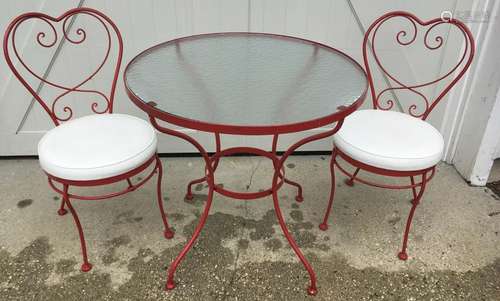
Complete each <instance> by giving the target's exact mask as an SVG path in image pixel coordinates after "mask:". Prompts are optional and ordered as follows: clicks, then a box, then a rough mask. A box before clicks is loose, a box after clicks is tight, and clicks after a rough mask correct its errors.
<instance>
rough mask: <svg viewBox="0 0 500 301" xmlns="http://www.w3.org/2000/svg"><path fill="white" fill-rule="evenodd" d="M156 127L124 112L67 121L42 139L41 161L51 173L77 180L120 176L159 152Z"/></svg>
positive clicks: (39, 144) (39, 148) (39, 146)
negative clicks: (157, 149) (157, 150)
mask: <svg viewBox="0 0 500 301" xmlns="http://www.w3.org/2000/svg"><path fill="white" fill-rule="evenodd" d="M156 147H157V137H156V132H155V130H154V128H153V127H152V126H151V125H150V124H149V123H148V122H146V121H145V120H142V119H140V118H137V117H134V116H130V115H124V114H95V115H89V116H85V117H81V118H77V119H74V120H70V121H68V122H65V123H63V124H61V125H59V126H57V127H55V128H53V129H51V130H50V131H48V132H47V133H46V134H45V135H44V136H43V137H42V139H41V140H40V142H39V143H38V156H39V160H40V165H41V166H42V168H43V170H44V171H45V172H47V173H48V174H50V175H52V176H55V177H58V178H62V179H66V180H75V181H88V180H99V179H104V178H109V177H113V176H117V175H120V174H123V173H126V172H128V171H131V170H133V169H134V168H136V167H139V166H140V165H142V164H144V163H145V162H146V161H147V160H148V159H150V158H151V157H152V156H154V155H155V153H156Z"/></svg>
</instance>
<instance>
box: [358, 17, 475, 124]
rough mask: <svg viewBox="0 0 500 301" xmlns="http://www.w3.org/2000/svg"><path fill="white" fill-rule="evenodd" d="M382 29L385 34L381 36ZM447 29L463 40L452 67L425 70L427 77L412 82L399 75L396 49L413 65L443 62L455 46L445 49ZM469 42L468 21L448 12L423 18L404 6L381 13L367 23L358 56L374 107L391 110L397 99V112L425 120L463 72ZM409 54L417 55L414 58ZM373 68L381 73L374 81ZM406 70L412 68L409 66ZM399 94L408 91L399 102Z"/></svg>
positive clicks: (468, 56)
mask: <svg viewBox="0 0 500 301" xmlns="http://www.w3.org/2000/svg"><path fill="white" fill-rule="evenodd" d="M384 32H385V33H389V35H384V34H383V33H384ZM451 34H455V36H458V37H460V39H462V38H463V44H462V45H461V46H459V47H456V48H455V49H456V50H457V51H456V52H455V53H454V54H456V55H457V56H456V57H457V59H456V60H452V61H453V62H452V63H450V64H449V65H451V67H442V66H439V69H440V70H441V71H440V73H439V74H432V72H425V73H429V74H431V76H429V77H428V78H425V79H419V80H417V81H419V82H417V83H409V80H408V79H403V77H402V76H401V72H402V71H403V70H404V69H405V66H404V64H401V62H398V61H397V58H396V57H395V55H396V54H398V53H399V55H400V56H401V57H403V58H404V59H405V60H407V62H408V63H409V64H410V63H411V64H413V66H414V67H419V68H424V69H425V67H426V66H428V65H427V63H429V60H431V59H436V60H437V63H443V62H444V61H445V60H443V56H444V55H450V52H453V51H454V49H451V50H452V51H451V50H450V49H448V50H447V46H448V45H447V44H448V43H447V42H449V41H446V38H450V36H451ZM474 47H475V46H474V39H473V37H472V34H471V32H470V30H469V29H468V28H467V26H466V25H465V24H463V23H462V22H460V21H459V20H456V19H453V18H451V17H449V16H447V17H445V16H443V17H441V18H436V19H433V20H430V21H426V22H424V21H422V20H420V19H419V18H417V17H416V16H414V15H413V14H411V13H408V12H403V11H395V12H390V13H387V14H385V15H383V16H381V17H380V18H378V19H377V20H376V21H375V22H373V23H372V25H371V26H370V27H369V28H368V30H367V31H366V34H365V37H364V40H363V59H364V63H365V68H366V72H367V75H368V80H369V83H370V91H371V95H372V101H373V107H374V109H381V110H391V109H393V107H394V106H395V105H396V104H397V105H398V106H399V108H400V110H401V111H403V112H405V113H408V114H410V115H412V116H414V117H417V118H421V119H423V120H425V119H426V118H427V117H428V115H429V114H430V112H431V111H432V110H433V109H434V107H435V106H436V105H437V104H438V102H439V101H440V100H441V99H442V98H443V97H444V96H445V95H446V93H447V92H448V91H449V90H450V89H451V88H452V87H453V86H454V85H455V84H456V83H457V81H458V80H459V79H460V78H461V77H462V76H463V75H464V73H465V72H466V71H467V69H468V68H469V66H470V65H471V62H472V58H473V56H474ZM398 51H399V52H398ZM444 51H446V52H444ZM381 53H385V54H388V55H387V56H388V57H389V59H387V58H384V57H382V55H380V54H381ZM414 54H418V56H415V57H413V56H412V55H414ZM412 59H413V61H412ZM450 60H451V59H450ZM446 61H449V60H446ZM408 66H409V67H411V65H408ZM443 66H444V63H443ZM375 68H376V69H377V70H378V71H379V73H378V75H381V76H380V78H379V79H378V80H375V73H374V71H375ZM406 71H407V73H410V74H411V73H415V72H414V70H409V71H408V70H406ZM412 71H413V72H412ZM427 71H430V70H427ZM429 74H427V75H429ZM418 75H419V76H420V75H422V74H418ZM402 94H404V95H409V98H410V101H409V103H404V104H402V103H401V101H400V100H399V99H398V95H402ZM407 98H408V97H407Z"/></svg>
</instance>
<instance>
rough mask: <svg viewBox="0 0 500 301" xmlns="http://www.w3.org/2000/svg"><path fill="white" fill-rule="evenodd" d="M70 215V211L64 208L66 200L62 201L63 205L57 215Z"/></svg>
mask: <svg viewBox="0 0 500 301" xmlns="http://www.w3.org/2000/svg"><path fill="white" fill-rule="evenodd" d="M66 213H68V210H66V209H65V208H64V198H63V199H62V200H61V205H60V206H59V210H57V214H59V215H60V216H63V215H66Z"/></svg>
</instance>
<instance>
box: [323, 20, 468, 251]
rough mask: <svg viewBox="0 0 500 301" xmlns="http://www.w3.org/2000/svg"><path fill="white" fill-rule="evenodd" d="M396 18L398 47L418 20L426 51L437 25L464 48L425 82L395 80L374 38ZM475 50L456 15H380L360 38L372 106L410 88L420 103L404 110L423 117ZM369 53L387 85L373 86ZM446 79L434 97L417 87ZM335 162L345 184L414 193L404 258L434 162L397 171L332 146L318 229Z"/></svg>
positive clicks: (435, 43) (411, 36)
mask: <svg viewBox="0 0 500 301" xmlns="http://www.w3.org/2000/svg"><path fill="white" fill-rule="evenodd" d="M397 19H401V20H400V21H405V22H406V23H405V25H406V27H404V28H406V29H402V30H400V31H398V32H397V33H396V36H395V37H394V38H395V40H396V42H397V44H398V45H399V46H401V47H406V46H409V45H412V44H413V43H414V42H415V41H416V40H417V35H418V28H419V27H418V26H417V24H418V25H419V26H420V27H422V28H423V32H424V33H423V43H424V47H425V48H426V49H428V50H429V51H435V50H437V49H440V48H441V47H442V45H443V43H444V38H443V37H442V36H440V35H436V34H433V32H432V31H433V29H435V28H436V27H437V26H449V27H451V28H454V29H458V31H459V32H460V33H461V34H462V36H463V38H464V46H463V49H462V50H461V51H462V52H461V54H460V55H459V59H458V62H457V64H456V65H454V66H453V67H452V68H451V69H450V70H449V71H448V72H446V73H445V74H444V75H441V76H439V77H438V78H437V79H434V80H431V81H428V82H424V83H418V84H413V85H409V84H406V83H403V82H402V81H400V80H398V79H397V78H396V76H395V75H393V74H392V73H390V72H389V71H388V70H387V69H386V68H385V67H384V65H383V63H382V61H381V60H380V59H379V57H378V55H377V45H378V44H377V39H376V36H377V33H378V31H379V29H380V27H381V25H383V24H384V23H385V22H387V21H389V20H392V21H396V20H397ZM408 25H409V26H408ZM407 28H410V29H411V30H410V31H408V30H407ZM443 48H444V47H443ZM474 50H475V46H474V39H473V37H472V34H471V32H470V30H469V29H468V28H467V26H465V24H463V23H462V22H460V21H459V20H456V19H448V20H443V19H441V18H437V19H433V20H430V21H426V22H424V21H422V20H420V19H419V18H417V17H416V16H414V15H412V14H410V13H407V12H403V11H396V12H391V13H387V14H385V15H383V16H381V17H380V18H378V19H377V20H376V21H375V22H374V23H373V24H372V25H371V26H370V27H369V28H368V31H367V32H366V34H365V37H364V40H363V58H364V63H365V68H366V73H367V75H368V81H369V83H370V92H371V95H372V102H373V108H374V109H380V110H390V109H392V108H393V106H394V104H395V100H394V99H392V98H390V97H389V98H387V95H390V93H387V92H391V91H397V90H406V91H409V92H410V93H413V94H414V95H415V98H416V99H420V100H421V102H420V103H414V104H411V105H410V106H409V107H408V109H407V113H408V114H410V115H411V116H413V117H416V118H421V119H423V120H425V119H426V118H427V117H428V116H429V114H430V112H431V111H432V110H433V109H434V107H435V106H436V105H437V104H438V103H439V101H440V100H441V99H442V98H443V97H444V96H445V95H446V93H448V91H450V89H451V88H452V87H453V86H454V85H455V84H456V83H457V81H458V80H459V79H460V78H462V76H463V75H464V73H465V72H466V71H467V69H468V68H469V67H470V65H471V63H472V58H473V56H474ZM370 56H372V59H373V60H374V61H375V65H376V67H377V68H376V69H375V70H377V69H378V70H380V71H381V72H382V73H383V74H384V75H385V76H386V77H387V78H388V81H389V82H390V83H391V86H390V87H387V88H382V89H381V90H380V91H377V90H376V88H377V87H376V85H375V83H374V79H373V76H372V69H371V67H370ZM446 80H448V83H447V84H446V85H445V86H444V88H443V89H442V90H441V91H438V93H437V96H436V97H435V98H434V99H432V98H430V97H427V96H425V95H424V93H423V92H422V91H419V88H425V87H427V86H432V85H435V84H437V83H440V82H444V83H446V82H445V81H446ZM384 97H386V98H384ZM383 99H385V100H383ZM338 157H340V158H342V159H343V161H345V162H347V163H349V164H350V165H352V166H353V167H354V168H356V169H355V171H354V172H353V173H350V172H349V171H347V170H346V169H345V168H344V167H342V166H341V165H340V164H339V161H337V158H338ZM335 166H337V167H338V169H339V170H340V171H341V172H342V173H344V174H345V175H346V176H347V177H348V179H347V180H346V184H347V185H348V186H353V185H354V182H359V183H363V184H367V185H370V186H375V187H380V188H386V189H411V190H412V194H413V199H412V201H411V204H412V207H411V209H410V212H409V214H408V219H407V221H406V227H405V231H404V233H403V243H402V246H401V250H400V251H399V253H398V258H399V259H401V260H407V259H408V254H407V246H408V234H409V232H410V228H411V222H412V220H413V216H414V214H415V210H416V208H417V206H418V204H419V203H420V200H421V199H422V196H423V194H424V191H425V187H426V184H427V183H428V182H429V181H430V180H431V179H432V178H433V176H434V173H435V170H436V166H432V167H429V168H427V169H424V170H415V171H397V170H388V169H382V168H378V167H375V166H371V165H368V164H366V163H363V162H360V161H357V160H355V159H353V158H351V157H349V156H348V155H347V154H345V153H343V152H342V151H341V150H339V149H337V148H334V149H333V152H332V157H331V162H330V167H331V174H332V183H331V190H330V198H329V202H328V205H327V208H326V210H325V215H324V218H323V222H322V223H321V224H320V225H319V228H320V229H321V230H327V229H328V224H327V221H328V217H329V215H330V211H331V208H332V205H333V198H334V194H335V180H334V179H335V178H334V169H335ZM360 170H363V171H367V172H369V173H374V174H378V175H381V176H386V177H397V178H399V177H409V178H410V183H411V184H409V185H388V184H381V183H376V182H373V181H368V180H365V179H363V178H359V177H358V172H359V171H360ZM415 177H420V179H421V180H420V181H419V182H417V183H416V182H415ZM417 190H418V192H417Z"/></svg>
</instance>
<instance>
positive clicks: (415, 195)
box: [410, 176, 417, 204]
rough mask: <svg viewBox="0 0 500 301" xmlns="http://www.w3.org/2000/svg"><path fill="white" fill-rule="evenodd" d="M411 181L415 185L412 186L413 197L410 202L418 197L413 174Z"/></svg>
mask: <svg viewBox="0 0 500 301" xmlns="http://www.w3.org/2000/svg"><path fill="white" fill-rule="evenodd" d="M410 182H411V185H412V186H413V187H412V188H411V192H412V193H413V199H411V202H410V203H412V204H413V203H414V202H415V200H416V199H417V188H415V187H414V185H415V179H414V178H413V176H411V177H410Z"/></svg>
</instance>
